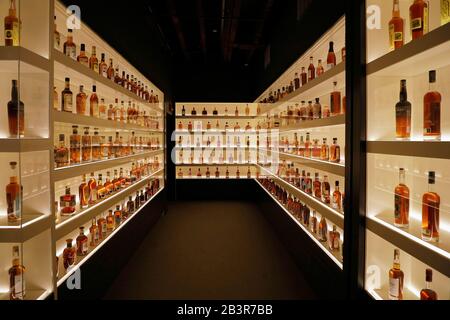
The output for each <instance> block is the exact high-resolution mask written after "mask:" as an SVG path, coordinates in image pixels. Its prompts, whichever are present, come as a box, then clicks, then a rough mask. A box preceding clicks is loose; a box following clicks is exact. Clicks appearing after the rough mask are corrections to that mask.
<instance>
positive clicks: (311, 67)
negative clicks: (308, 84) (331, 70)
mask: <svg viewBox="0 0 450 320" xmlns="http://www.w3.org/2000/svg"><path fill="white" fill-rule="evenodd" d="M315 77H316V68H315V67H314V58H313V57H311V58H310V61H309V67H308V81H311V80H314V79H315Z"/></svg>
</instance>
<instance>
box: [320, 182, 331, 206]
mask: <svg viewBox="0 0 450 320" xmlns="http://www.w3.org/2000/svg"><path fill="white" fill-rule="evenodd" d="M322 199H323V202H324V203H326V204H330V203H331V187H330V183H329V182H328V176H323V183H322Z"/></svg>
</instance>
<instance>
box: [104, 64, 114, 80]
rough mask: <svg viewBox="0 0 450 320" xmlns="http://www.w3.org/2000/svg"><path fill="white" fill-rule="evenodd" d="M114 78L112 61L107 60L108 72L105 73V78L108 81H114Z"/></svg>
mask: <svg viewBox="0 0 450 320" xmlns="http://www.w3.org/2000/svg"><path fill="white" fill-rule="evenodd" d="M114 76H115V72H114V65H113V59H109V67H108V70H107V71H106V77H107V78H108V79H109V80H111V81H114Z"/></svg>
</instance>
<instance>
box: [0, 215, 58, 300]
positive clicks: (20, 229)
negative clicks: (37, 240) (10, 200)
mask: <svg viewBox="0 0 450 320" xmlns="http://www.w3.org/2000/svg"><path fill="white" fill-rule="evenodd" d="M51 220H52V218H51V217H50V216H46V215H44V214H41V215H38V214H33V215H25V216H23V217H22V222H21V223H16V224H12V223H8V221H7V218H6V216H1V217H0V243H22V242H25V241H28V240H30V239H32V238H34V237H35V236H36V235H38V234H40V233H42V232H44V231H45V230H49V229H50V228H51V227H52V225H53V223H52V221H51ZM0 300H1V299H0Z"/></svg>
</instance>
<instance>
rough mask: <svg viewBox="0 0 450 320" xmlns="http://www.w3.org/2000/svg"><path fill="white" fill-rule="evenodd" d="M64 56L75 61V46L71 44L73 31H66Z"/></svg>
mask: <svg viewBox="0 0 450 320" xmlns="http://www.w3.org/2000/svg"><path fill="white" fill-rule="evenodd" d="M63 48H64V55H66V56H68V57H69V58H72V59H73V60H77V46H76V44H75V43H74V42H73V30H72V29H68V30H67V40H66V42H64V45H63Z"/></svg>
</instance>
